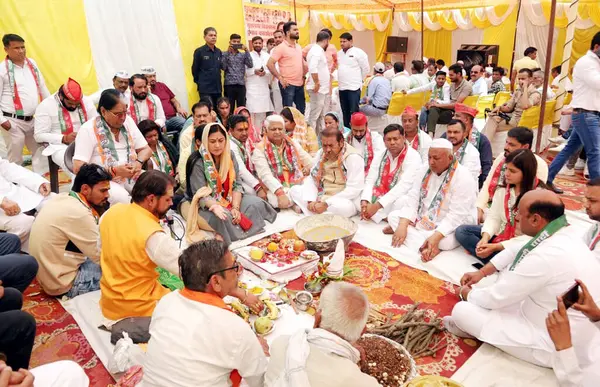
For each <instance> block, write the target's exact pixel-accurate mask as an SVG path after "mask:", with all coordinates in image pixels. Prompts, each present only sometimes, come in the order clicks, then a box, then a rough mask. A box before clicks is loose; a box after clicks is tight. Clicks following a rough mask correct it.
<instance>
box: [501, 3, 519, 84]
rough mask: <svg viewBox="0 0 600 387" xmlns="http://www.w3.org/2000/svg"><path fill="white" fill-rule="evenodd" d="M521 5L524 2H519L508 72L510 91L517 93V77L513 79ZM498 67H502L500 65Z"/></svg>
mask: <svg viewBox="0 0 600 387" xmlns="http://www.w3.org/2000/svg"><path fill="white" fill-rule="evenodd" d="M521 5H522V0H519V8H518V9H517V21H516V24H515V37H514V38H513V49H512V57H511V59H510V71H509V72H508V75H509V77H510V90H511V91H512V92H514V91H515V81H516V78H517V77H516V76H515V77H514V78H513V63H515V50H516V49H517V32H518V29H519V16H521ZM498 65H500V64H499V63H498Z"/></svg>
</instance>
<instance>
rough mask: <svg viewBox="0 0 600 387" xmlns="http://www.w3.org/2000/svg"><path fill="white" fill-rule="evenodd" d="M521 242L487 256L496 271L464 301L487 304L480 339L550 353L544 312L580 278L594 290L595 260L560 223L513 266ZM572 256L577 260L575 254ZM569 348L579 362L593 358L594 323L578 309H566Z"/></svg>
mask: <svg viewBox="0 0 600 387" xmlns="http://www.w3.org/2000/svg"><path fill="white" fill-rule="evenodd" d="M525 242H527V239H525V240H524V241H523V243H522V244H516V245H512V244H511V245H510V246H509V247H507V246H506V245H505V250H503V251H502V252H500V254H498V255H496V256H495V257H494V258H492V260H491V263H492V264H493V265H494V267H496V269H498V271H499V276H498V279H497V281H496V282H495V283H493V284H492V285H490V286H488V287H476V288H473V290H472V291H471V292H470V293H469V295H468V297H467V300H468V302H470V303H472V304H474V305H477V306H479V307H481V308H484V309H488V310H489V314H488V319H487V322H486V324H485V326H484V327H483V330H482V332H481V337H480V339H481V340H482V341H485V342H487V343H490V344H492V345H512V346H514V345H517V346H519V347H527V348H532V349H539V350H544V351H547V352H550V353H554V352H555V349H554V344H553V343H552V340H551V339H550V337H549V335H548V330H547V328H546V317H548V313H551V312H552V311H553V310H555V309H556V297H557V296H559V295H561V294H563V293H564V292H565V291H567V289H569V288H570V287H571V286H572V285H573V284H574V283H575V278H578V279H581V280H582V281H583V282H584V283H585V284H586V285H587V287H588V289H589V291H590V294H593V295H596V296H597V295H598V294H600V283H599V282H598V281H597V279H598V278H599V276H600V262H598V260H597V259H596V258H595V257H594V256H593V255H592V253H591V252H590V250H589V248H588V247H587V246H586V244H585V243H583V241H582V240H581V239H577V238H573V229H572V228H571V227H564V228H562V229H561V230H559V231H558V232H556V233H555V234H554V235H552V236H551V237H550V238H547V239H546V240H544V241H543V242H541V243H540V244H539V245H538V246H537V247H536V248H535V249H533V250H531V251H530V252H529V254H527V255H526V256H525V257H524V258H523V260H522V261H521V262H520V263H518V264H517V265H516V266H515V268H514V270H513V271H510V270H509V268H510V266H511V265H512V263H513V261H514V259H515V257H516V255H517V253H518V251H519V250H520V249H521V248H522V246H524V244H525ZM575 257H576V258H577V259H575ZM567 314H568V316H569V323H570V325H571V335H572V341H573V347H574V348H575V351H576V353H577V357H578V359H579V361H580V362H581V363H580V364H581V365H582V366H583V367H585V366H587V365H588V364H590V363H592V362H593V361H594V359H595V358H596V355H595V354H594V352H595V350H596V348H598V345H599V341H600V340H599V339H600V338H599V337H598V336H600V335H598V332H597V328H596V327H595V326H594V325H593V324H592V323H591V322H590V321H589V320H588V318H587V317H585V316H584V315H583V314H582V313H581V312H578V311H576V310H574V309H572V308H571V309H567Z"/></svg>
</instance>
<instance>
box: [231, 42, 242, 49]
mask: <svg viewBox="0 0 600 387" xmlns="http://www.w3.org/2000/svg"><path fill="white" fill-rule="evenodd" d="M231 47H233V48H235V49H236V50H240V49H241V48H242V47H244V45H243V44H241V43H236V44H232V45H231Z"/></svg>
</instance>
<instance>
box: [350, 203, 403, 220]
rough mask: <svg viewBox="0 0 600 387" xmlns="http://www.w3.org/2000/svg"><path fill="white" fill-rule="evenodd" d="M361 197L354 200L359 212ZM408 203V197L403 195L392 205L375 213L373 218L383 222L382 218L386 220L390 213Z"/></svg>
mask: <svg viewBox="0 0 600 387" xmlns="http://www.w3.org/2000/svg"><path fill="white" fill-rule="evenodd" d="M360 202H361V200H360V199H357V200H355V201H354V206H355V207H356V210H357V211H358V212H360ZM405 203H406V198H405V197H401V198H399V199H398V200H396V201H395V202H394V203H393V204H392V205H390V206H387V208H382V209H380V210H379V211H377V212H376V213H375V215H373V216H372V217H371V220H372V221H373V222H375V223H381V221H382V220H384V219H385V218H387V217H388V216H389V214H391V213H392V212H394V211H398V210H400V209H402V207H404V204H405Z"/></svg>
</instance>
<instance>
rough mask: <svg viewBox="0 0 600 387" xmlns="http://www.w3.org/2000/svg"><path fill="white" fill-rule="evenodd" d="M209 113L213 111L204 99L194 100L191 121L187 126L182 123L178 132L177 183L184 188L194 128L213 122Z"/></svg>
mask: <svg viewBox="0 0 600 387" xmlns="http://www.w3.org/2000/svg"><path fill="white" fill-rule="evenodd" d="M211 113H213V111H212V109H211V107H210V105H209V104H208V103H206V102H204V101H200V102H196V103H195V104H194V106H192V121H191V123H190V124H189V125H187V126H186V125H185V124H184V126H183V129H182V130H181V133H180V134H179V162H178V163H177V172H178V173H179V184H181V187H182V188H183V189H185V187H186V185H187V171H186V165H187V161H188V159H189V158H190V155H191V154H192V147H193V145H194V134H195V131H196V128H197V127H198V126H200V125H202V124H208V123H209V122H213V120H214V119H213V116H212V114H211ZM188 121H189V119H188ZM186 123H187V121H186Z"/></svg>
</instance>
